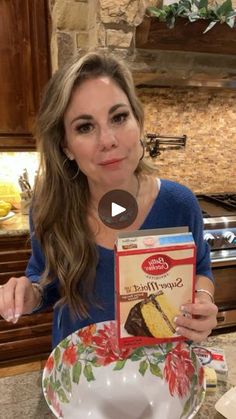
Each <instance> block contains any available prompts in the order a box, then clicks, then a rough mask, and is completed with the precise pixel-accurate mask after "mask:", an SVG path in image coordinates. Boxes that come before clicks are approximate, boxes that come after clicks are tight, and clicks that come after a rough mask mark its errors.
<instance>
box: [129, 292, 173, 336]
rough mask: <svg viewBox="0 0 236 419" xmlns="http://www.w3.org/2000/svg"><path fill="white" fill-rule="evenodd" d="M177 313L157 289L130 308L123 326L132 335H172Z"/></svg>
mask: <svg viewBox="0 0 236 419" xmlns="http://www.w3.org/2000/svg"><path fill="white" fill-rule="evenodd" d="M178 314H179V312H178V311H177V309H176V308H175V307H173V305H172V304H171V303H170V302H169V299H168V297H167V296H166V295H165V294H164V293H163V292H162V291H158V292H157V293H155V294H151V295H149V296H148V297H147V298H145V300H142V301H140V302H139V303H137V304H135V306H134V307H132V308H131V310H130V312H129V314H128V317H127V320H126V322H125V326H124V327H125V329H126V331H127V332H128V333H129V334H130V335H133V336H149V337H156V338H166V337H172V336H173V334H174V333H175V323H174V318H175V316H177V315H178Z"/></svg>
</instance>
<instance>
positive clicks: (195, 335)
mask: <svg viewBox="0 0 236 419" xmlns="http://www.w3.org/2000/svg"><path fill="white" fill-rule="evenodd" d="M211 330H212V329H207V330H205V331H204V332H203V331H202V332H198V331H196V330H191V329H187V328H185V327H177V328H176V331H177V332H178V333H179V334H180V335H182V336H184V337H185V338H186V339H187V340H192V341H193V342H202V341H203V340H205V339H206V338H207V336H209V335H210V333H211Z"/></svg>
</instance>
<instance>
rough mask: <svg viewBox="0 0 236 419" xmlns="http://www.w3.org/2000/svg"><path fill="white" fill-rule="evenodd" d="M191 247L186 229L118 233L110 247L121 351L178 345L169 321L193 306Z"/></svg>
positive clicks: (172, 326)
mask: <svg viewBox="0 0 236 419" xmlns="http://www.w3.org/2000/svg"><path fill="white" fill-rule="evenodd" d="M195 267H196V246H195V243H194V240H193V236H192V233H189V232H188V229H187V228H186V227H179V228H175V229H169V228H168V229H158V230H142V231H137V232H134V233H132V235H131V233H121V234H120V235H119V236H118V239H117V242H116V246H115V281H116V285H115V286H116V320H117V333H118V343H119V346H120V347H127V348H128V347H136V346H143V345H149V344H157V343H162V342H169V341H177V340H183V339H184V337H183V336H180V335H179V334H178V333H177V332H176V330H175V329H176V326H175V323H174V318H175V316H177V315H178V314H179V313H180V306H181V305H182V304H184V303H187V302H193V301H194V289H195V284H194V281H195Z"/></svg>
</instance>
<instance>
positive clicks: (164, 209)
mask: <svg viewBox="0 0 236 419" xmlns="http://www.w3.org/2000/svg"><path fill="white" fill-rule="evenodd" d="M177 226H188V227H189V230H190V231H191V232H192V233H193V237H194V240H195V243H196V245H197V274H199V275H204V276H207V277H208V278H210V279H211V280H213V276H212V272H211V268H210V250H209V247H208V245H207V243H205V242H204V241H203V224H202V215H201V210H200V208H199V205H198V202H197V199H196V197H195V195H194V194H193V193H192V192H191V191H190V190H189V189H188V188H187V187H185V186H183V185H180V184H178V183H175V182H172V181H169V180H164V179H162V180H161V187H160V191H159V194H158V196H157V198H156V200H155V202H154V204H153V206H152V208H151V209H150V212H149V213H148V215H147V217H146V219H145V220H144V222H143V224H142V226H141V227H140V229H142V230H146V229H153V228H164V227H177ZM30 228H31V243H32V255H31V257H30V260H29V263H28V266H27V268H26V276H27V277H28V278H29V279H30V280H31V281H32V282H37V281H39V279H40V275H41V273H42V272H43V270H44V265H45V260H44V256H43V253H42V251H41V249H40V246H39V243H38V242H37V240H36V239H35V237H34V235H33V234H32V232H33V226H32V221H31V220H30ZM98 253H99V262H98V266H97V271H96V294H97V296H98V298H99V302H102V308H98V307H95V306H91V308H90V312H89V315H90V316H89V317H88V318H86V319H83V320H81V319H79V318H78V319H77V320H75V321H73V320H72V319H71V317H70V313H69V310H68V307H67V305H65V306H63V307H61V308H58V307H56V308H54V319H53V330H52V340H53V342H52V345H53V347H55V346H56V345H57V344H58V343H59V342H60V341H61V340H62V339H64V338H65V337H66V336H68V335H69V334H71V333H73V332H74V331H76V330H78V329H80V328H82V327H84V326H87V325H89V324H92V323H98V322H102V321H106V320H113V319H114V315H115V312H114V294H115V293H114V252H113V250H109V249H106V248H104V247H101V246H98ZM58 298H59V292H58V280H57V279H55V280H54V281H53V282H52V283H50V284H49V285H47V286H46V287H45V288H44V304H43V305H42V307H41V308H40V310H43V309H45V308H46V307H48V306H50V305H54V304H55V302H56V301H57V300H58Z"/></svg>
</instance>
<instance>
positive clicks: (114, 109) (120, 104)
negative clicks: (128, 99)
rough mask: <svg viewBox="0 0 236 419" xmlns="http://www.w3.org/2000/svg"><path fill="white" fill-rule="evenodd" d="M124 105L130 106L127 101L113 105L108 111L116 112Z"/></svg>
mask: <svg viewBox="0 0 236 419" xmlns="http://www.w3.org/2000/svg"><path fill="white" fill-rule="evenodd" d="M124 106H125V107H126V108H128V105H127V103H117V104H116V105H114V106H112V107H111V109H109V112H108V113H109V114H111V113H113V112H115V111H116V110H117V109H118V108H120V107H124Z"/></svg>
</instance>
